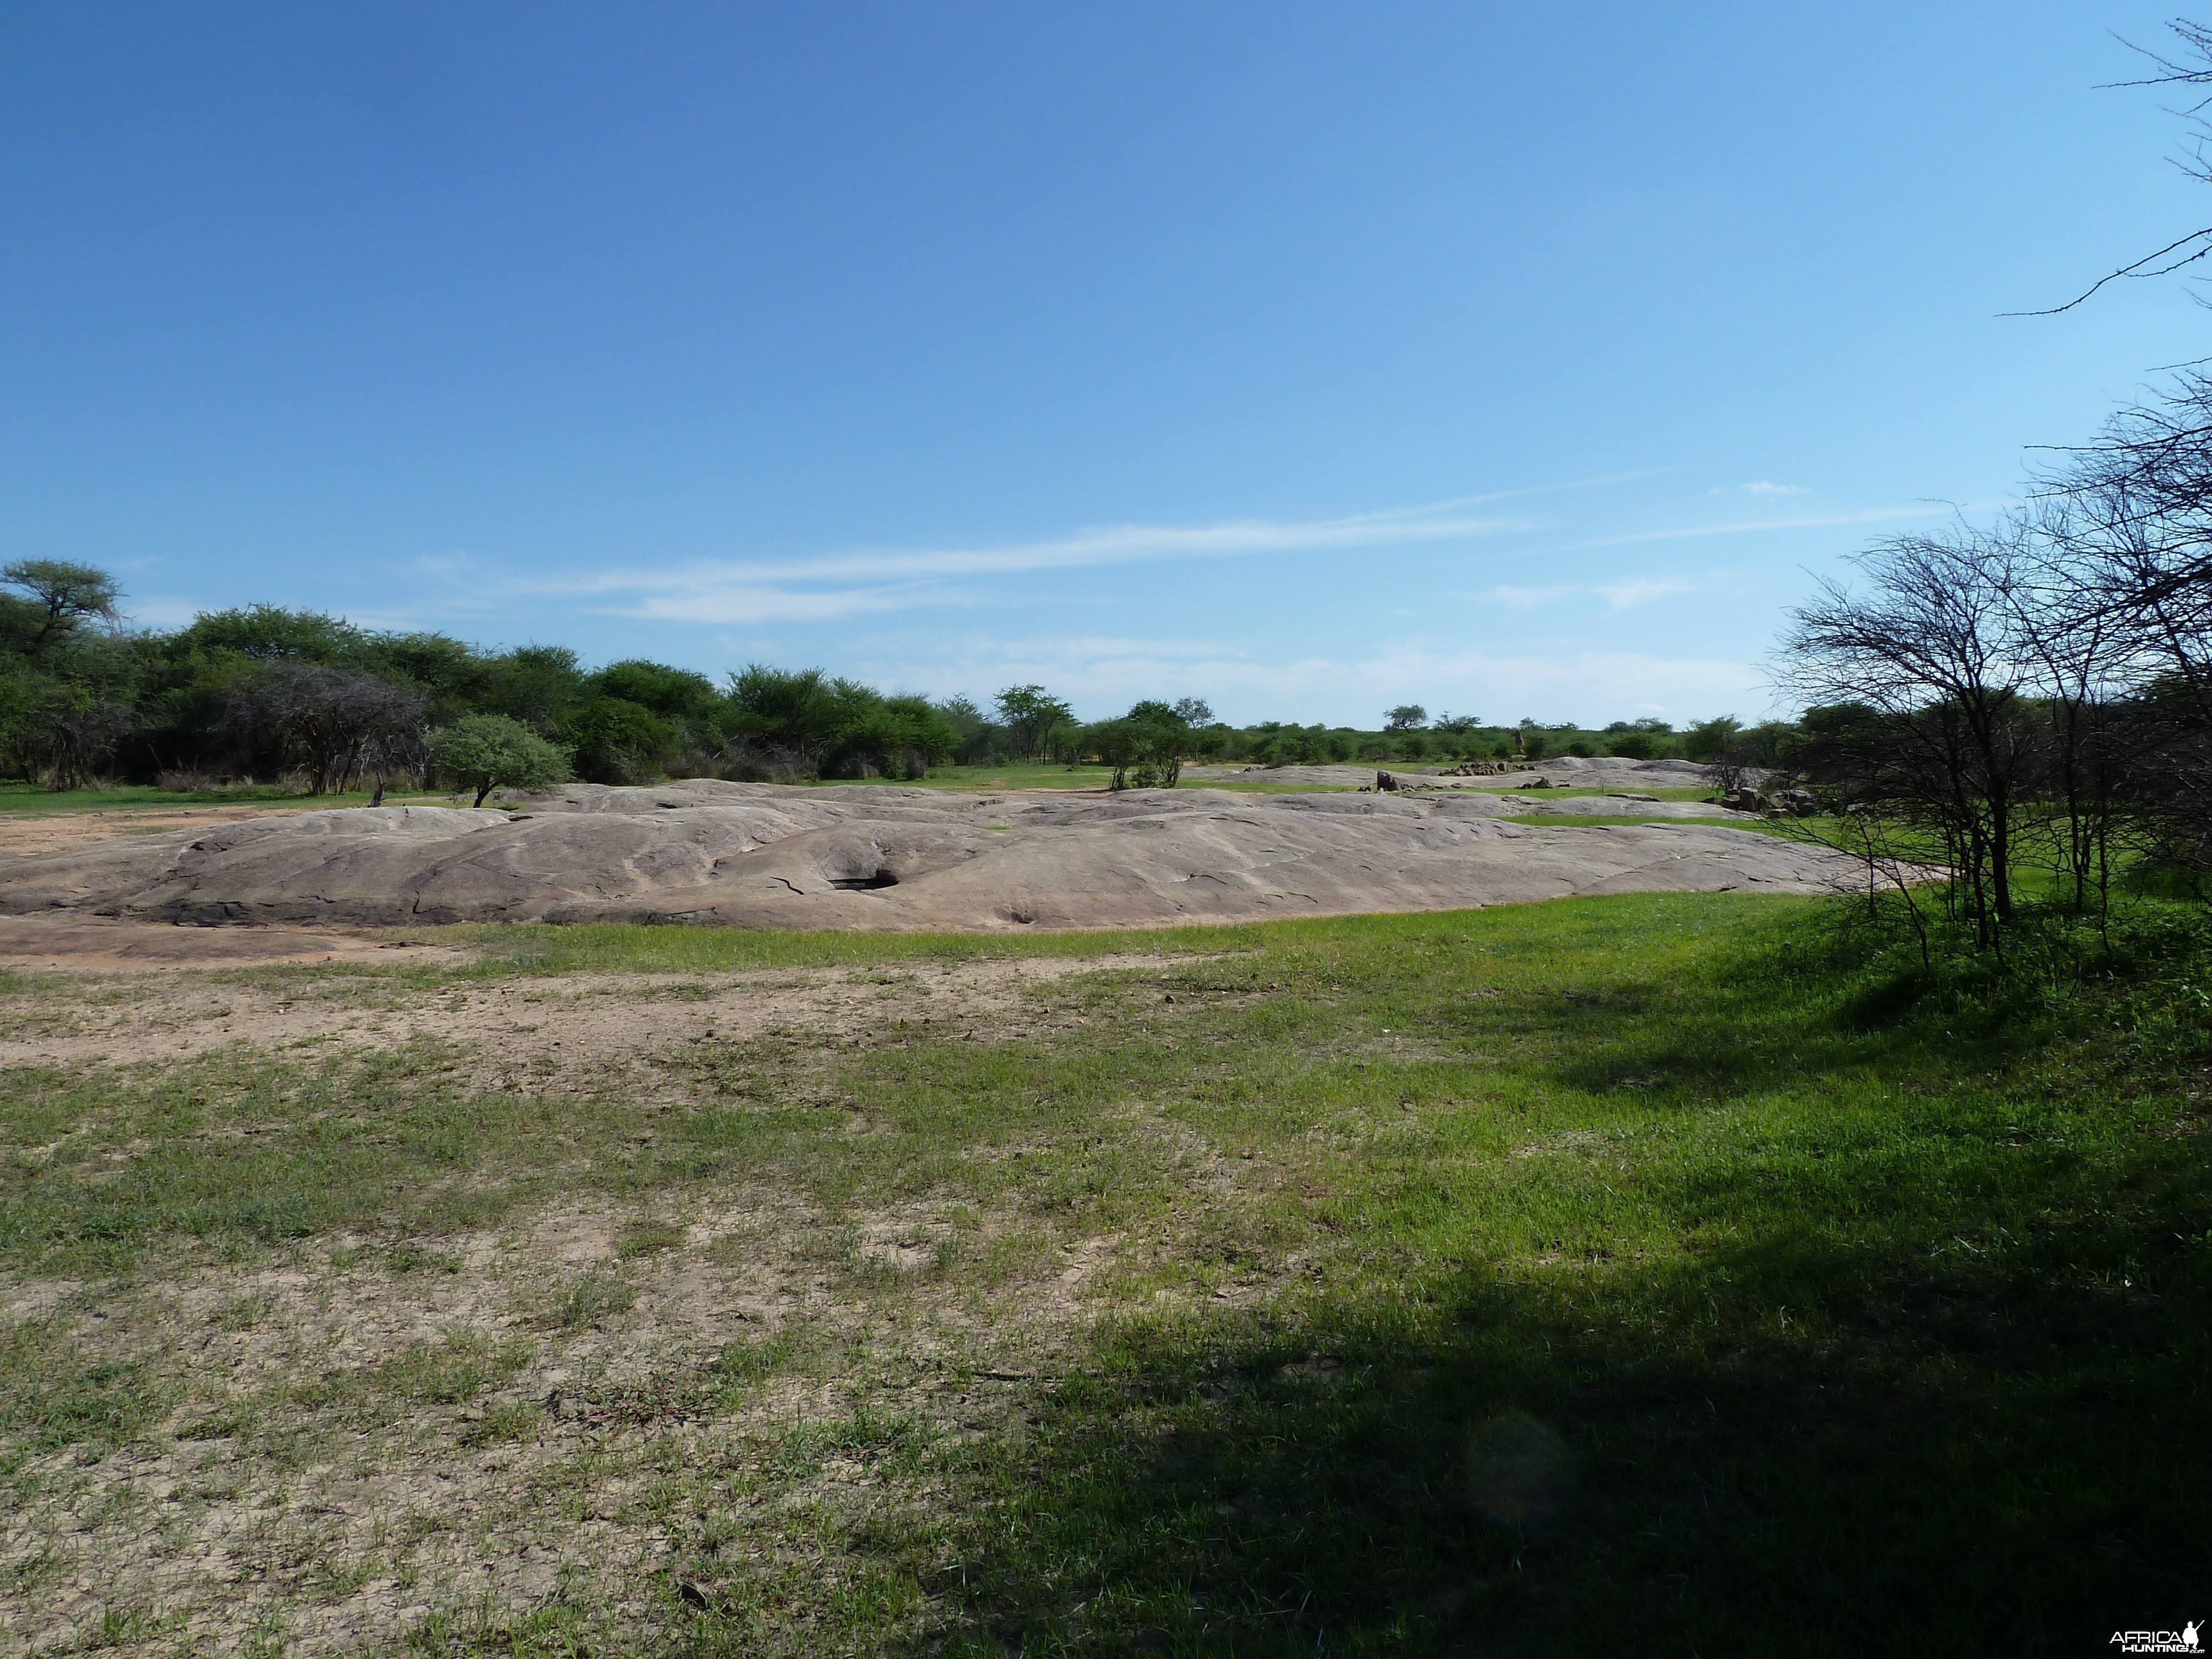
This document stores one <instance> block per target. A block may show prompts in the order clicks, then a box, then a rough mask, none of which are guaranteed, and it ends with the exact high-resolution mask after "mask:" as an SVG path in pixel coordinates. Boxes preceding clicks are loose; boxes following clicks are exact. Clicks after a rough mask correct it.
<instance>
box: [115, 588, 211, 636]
mask: <svg viewBox="0 0 2212 1659" xmlns="http://www.w3.org/2000/svg"><path fill="white" fill-rule="evenodd" d="M201 609H202V607H201V606H200V605H196V604H194V603H193V602H192V601H191V600H190V599H179V598H177V597H176V596H175V595H173V594H167V593H149V594H144V595H142V596H139V597H137V598H133V599H126V600H125V603H124V606H123V614H124V617H125V619H126V620H127V621H130V622H133V623H137V624H138V626H140V627H141V628H182V627H184V626H185V625H186V624H187V623H190V622H191V619H192V618H193V617H197V615H199V613H200V611H201Z"/></svg>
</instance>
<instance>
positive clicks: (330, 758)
mask: <svg viewBox="0 0 2212 1659" xmlns="http://www.w3.org/2000/svg"><path fill="white" fill-rule="evenodd" d="M422 714H423V702H422V698H421V697H420V696H417V695H416V693H414V692H412V691H409V690H404V688H402V687H399V686H396V685H392V684H388V683H387V682H386V681H383V680H380V679H378V678H376V677H375V676H374V675H372V674H366V673H363V672H362V671H359V670H357V669H352V668H343V667H335V666H328V665H315V664H307V663H290V662H278V663H270V664H267V665H264V666H263V667H262V668H261V669H260V670H258V671H257V672H256V673H255V674H254V675H253V676H252V678H250V679H248V680H246V682H244V683H243V684H240V686H239V687H238V688H237V689H236V690H234V691H233V693H232V694H231V697H230V700H229V702H228V707H227V708H225V710H224V724H225V726H227V727H228V729H229V730H230V732H232V733H233V734H234V736H235V737H236V738H239V739H240V741H241V742H243V743H245V744H248V745H251V746H252V747H254V748H257V749H259V750H264V751H270V750H273V751H275V752H276V753H277V754H278V755H280V756H281V757H283V759H284V760H285V761H287V762H290V763H297V764H299V765H301V766H303V767H304V768H305V769H307V775H308V787H309V791H310V793H313V794H318V795H321V794H327V793H331V791H333V790H342V789H343V788H344V787H346V786H347V784H348V783H349V781H352V779H353V778H355V777H356V776H357V775H361V774H362V773H363V772H365V771H369V770H374V771H376V772H377V773H378V780H379V781H378V786H377V793H378V796H379V798H380V799H381V797H382V795H383V783H382V770H381V768H382V765H383V763H386V762H388V761H389V760H391V759H392V758H393V757H396V756H397V755H398V753H399V752H400V751H401V750H404V749H405V748H406V747H407V746H408V745H409V744H412V743H416V742H417V741H418V740H419V737H420V733H421V730H422Z"/></svg>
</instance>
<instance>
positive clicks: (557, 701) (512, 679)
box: [482, 645, 590, 732]
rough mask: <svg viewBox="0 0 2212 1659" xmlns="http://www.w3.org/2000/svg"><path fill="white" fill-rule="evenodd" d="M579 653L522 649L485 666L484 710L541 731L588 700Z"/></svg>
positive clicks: (559, 647)
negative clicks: (563, 710) (577, 655)
mask: <svg viewBox="0 0 2212 1659" xmlns="http://www.w3.org/2000/svg"><path fill="white" fill-rule="evenodd" d="M589 695H590V694H589V692H588V691H586V689H585V684H584V670H583V667H582V665H580V663H579V662H578V661H577V659H576V653H574V651H571V650H570V649H569V648H568V647H567V646H565V645H521V646H517V647H515V648H514V649H513V650H512V651H505V652H501V653H500V654H499V655H497V656H495V657H493V658H491V659H489V661H488V662H486V663H485V665H484V688H483V703H482V709H483V713H485V714H505V715H507V717H508V718H509V719H511V720H520V721H522V722H524V723H525V724H526V725H528V726H535V727H537V728H538V730H539V731H541V732H542V731H546V730H549V729H550V727H551V726H552V723H553V719H554V716H555V715H556V714H559V713H560V712H561V711H562V709H564V708H568V707H570V706H571V705H572V704H575V703H579V702H583V701H584V699H585V698H586V696H589Z"/></svg>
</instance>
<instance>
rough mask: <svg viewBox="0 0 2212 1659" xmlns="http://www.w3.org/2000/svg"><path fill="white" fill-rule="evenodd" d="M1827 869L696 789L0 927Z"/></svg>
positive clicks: (864, 919) (1572, 883)
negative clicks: (91, 920) (78, 920)
mask: <svg viewBox="0 0 2212 1659" xmlns="http://www.w3.org/2000/svg"><path fill="white" fill-rule="evenodd" d="M1849 879H1850V866H1849V865H1848V863H1847V861H1845V860H1843V859H1842V858H1841V857H1840V856H1839V855H1838V854H1832V853H1830V852H1828V851H1826V849H1823V848H1817V847H1805V846H1800V845H1796V844H1793V843H1790V842H1783V841H1780V840H1778V839H1775V838H1773V837H1771V836H1762V835H1758V834H1755V833H1752V832H1748V831H1743V830H1737V829H1723V828H1718V827H1713V826H1707V825H1692V824H1685V825H1681V826H1679V827H1678V826H1674V825H1657V824H1652V825H1623V826H1620V827H1618V828H1613V827H1607V828H1591V829H1565V828H1560V829H1545V828H1541V827H1538V826H1537V825H1535V824H1533V823H1528V822H1527V821H1526V820H1519V821H1516V820H1515V819H1513V818H1510V817H1499V816H1498V813H1497V811H1496V808H1495V806H1494V805H1492V804H1491V803H1488V802H1485V801H1479V800H1471V799H1463V798H1460V797H1456V796H1451V795H1442V796H1421V795H1416V796H1403V795H1398V796H1383V795H1372V794H1370V795H1340V794H1302V795H1263V796H1251V795H1238V794H1231V793H1226V792H1223V791H1216V790H1206V789H1177V790H1172V791H1170V790H1131V791H1127V792H1125V793H1122V794H1120V795H1115V796H1095V795H1094V796H1076V795H1064V794H1063V795H1054V794H1045V793H1037V794H1006V795H996V796H978V795H964V794H951V793H944V792H940V791H935V790H927V789H909V788H898V787H860V788H836V789H825V788H813V789H810V788H793V787H780V786H777V785H773V784H739V783H721V782H714V781H691V782H686V783H678V784H671V785H666V786H664V787H658V788H637V789H610V788H600V787H593V786H590V785H577V786H574V787H570V788H568V789H567V790H565V791H563V792H562V793H561V794H560V795H558V796H556V797H552V798H549V799H544V800H540V801H536V802H532V803H531V804H529V805H526V806H524V807H520V808H517V809H511V810H504V811H501V810H489V809H488V810H484V811H462V810H458V809H453V808H445V807H422V806H387V807H375V808H355V809H350V810H346V811H325V812H307V813H301V814H299V815H297V816H295V817H284V818H264V819H257V820H252V821H247V822H243V823H228V824H222V825H218V826H216V827H215V828H212V829H207V828H201V829H187V830H181V831H176V832H173V833H170V834H167V835H155V836H137V837H133V838H131V839H130V840H128V841H117V842H106V843H103V844H100V845H97V846H92V847H87V848H80V849H76V850H74V851H68V852H55V853H46V854H34V855H31V856H27V857H21V858H15V859H10V860H0V914H6V915H31V914H40V913H44V914H49V915H52V914H61V913H75V914H79V915H88V916H113V917H121V918H126V919H131V920H137V921H174V922H191V923H224V922H252V923H261V924H287V925H293V926H297V925H301V924H315V925H339V924H349V925H355V926H372V927H373V926H380V925H400V924H410V923H422V922H459V921H690V922H709V923H726V924H732V925H737V926H744V927H854V928H893V929H914V928H961V929H1002V928H1009V927H1030V926H1035V927H1132V926H1137V927H1141V926H1152V925H1158V924H1165V923H1173V922H1183V921H1252V920H1258V919H1262V918H1270V917H1280V916H1294V915H1344V914H1352V913H1358V912H1364V911H1383V910H1427V909H1445V908H1462V907H1467V906H1472V905H1481V904H1498V903H1509V902H1517V901H1525V900H1531V899H1543V898H1557V897H1562V896H1567V895H1570V894H1578V893H1622V892H1656V891H1711V890H1726V889H1731V888H1755V889H1759V890H1767V891H1783V892H1810V891H1817V890H1826V889H1827V888H1828V887H1829V886H1830V885H1831V884H1833V883H1835V882H1837V881H1839V880H1843V881H1847V880H1849Z"/></svg>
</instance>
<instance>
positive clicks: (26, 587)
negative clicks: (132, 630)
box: [0, 559, 117, 656]
mask: <svg viewBox="0 0 2212 1659" xmlns="http://www.w3.org/2000/svg"><path fill="white" fill-rule="evenodd" d="M0 584H5V585H6V586H9V587H13V588H19V589H21V591H22V592H23V594H24V595H25V596H26V598H25V599H21V600H18V601H17V603H18V604H27V606H28V608H29V609H30V611H32V612H33V627H32V629H31V630H30V635H29V637H28V639H27V640H26V641H23V644H22V647H21V648H22V650H23V652H24V654H25V655H27V656H37V655H40V653H43V652H45V651H46V650H47V649H48V648H49V647H52V646H54V645H56V644H58V643H59V642H60V641H63V640H64V639H66V638H67V637H68V636H69V635H71V634H73V633H75V632H76V630H77V629H79V628H81V627H82V626H83V625H84V624H85V623H88V622H89V621H91V620H92V619H93V618H94V617H100V618H101V619H103V620H106V621H110V622H112V621H113V620H114V618H115V601H116V598H117V592H116V586H115V580H114V578H112V577H111V576H110V575H108V574H107V573H106V571H104V570H96V569H94V568H93V567H92V566H90V565H88V564H71V563H69V562H67V561H65V560H62V559H18V560H16V561H15V562H14V563H13V564H9V565H5V566H0Z"/></svg>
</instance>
